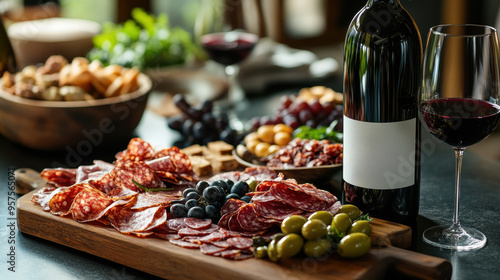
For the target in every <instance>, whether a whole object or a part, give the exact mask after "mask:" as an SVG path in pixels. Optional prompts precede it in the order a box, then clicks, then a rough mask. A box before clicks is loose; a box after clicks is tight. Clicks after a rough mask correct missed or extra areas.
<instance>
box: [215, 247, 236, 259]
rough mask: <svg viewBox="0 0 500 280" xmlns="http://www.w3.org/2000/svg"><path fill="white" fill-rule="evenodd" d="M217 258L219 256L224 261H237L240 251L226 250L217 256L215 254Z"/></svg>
mask: <svg viewBox="0 0 500 280" xmlns="http://www.w3.org/2000/svg"><path fill="white" fill-rule="evenodd" d="M216 255H217V256H219V255H220V256H221V257H223V258H225V259H233V260H235V259H238V257H240V256H241V250H238V249H226V250H224V251H222V252H220V253H219V254H216Z"/></svg>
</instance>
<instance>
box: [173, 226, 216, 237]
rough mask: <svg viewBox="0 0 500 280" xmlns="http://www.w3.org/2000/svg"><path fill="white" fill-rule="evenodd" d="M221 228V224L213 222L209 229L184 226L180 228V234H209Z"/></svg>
mask: <svg viewBox="0 0 500 280" xmlns="http://www.w3.org/2000/svg"><path fill="white" fill-rule="evenodd" d="M218 229H219V226H217V225H214V224H212V225H211V226H210V227H209V228H207V229H192V228H190V227H184V228H181V229H179V233H178V234H179V235H180V236H205V235H208V234H210V233H212V232H214V231H217V230H218Z"/></svg>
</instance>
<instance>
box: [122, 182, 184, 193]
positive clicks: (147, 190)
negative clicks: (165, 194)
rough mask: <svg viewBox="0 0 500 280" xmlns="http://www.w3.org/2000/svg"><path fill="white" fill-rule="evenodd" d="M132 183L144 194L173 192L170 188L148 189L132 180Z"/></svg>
mask: <svg viewBox="0 0 500 280" xmlns="http://www.w3.org/2000/svg"><path fill="white" fill-rule="evenodd" d="M132 182H133V183H134V184H135V185H136V186H137V187H139V188H141V189H143V190H144V191H145V192H161V191H172V190H174V188H172V187H170V188H157V189H150V188H146V187H145V186H143V185H141V184H139V183H137V182H136V181H135V180H134V179H132Z"/></svg>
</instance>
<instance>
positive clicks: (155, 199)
mask: <svg viewBox="0 0 500 280" xmlns="http://www.w3.org/2000/svg"><path fill="white" fill-rule="evenodd" d="M179 198H181V197H180V196H172V195H165V194H162V193H157V192H155V193H154V194H153V193H151V192H147V193H139V194H137V201H136V202H135V204H134V205H132V207H131V208H132V209H144V208H149V207H153V206H158V205H163V206H168V205H170V204H171V203H172V201H174V200H176V199H179Z"/></svg>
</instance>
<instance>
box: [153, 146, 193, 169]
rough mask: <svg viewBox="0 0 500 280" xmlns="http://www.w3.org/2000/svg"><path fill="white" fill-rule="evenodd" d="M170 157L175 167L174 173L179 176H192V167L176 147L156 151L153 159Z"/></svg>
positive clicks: (185, 156)
mask: <svg viewBox="0 0 500 280" xmlns="http://www.w3.org/2000/svg"><path fill="white" fill-rule="evenodd" d="M167 156H169V157H170V161H171V162H172V163H173V164H174V165H175V166H176V170H175V171H176V172H177V173H179V174H194V173H193V165H192V164H191V160H190V159H189V157H188V156H187V155H186V154H185V153H183V152H182V151H181V150H180V149H179V148H178V147H175V146H174V147H170V148H166V149H163V150H160V151H158V152H157V153H156V154H155V155H154V158H155V159H158V158H163V157H167ZM167 171H168V170H167Z"/></svg>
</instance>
